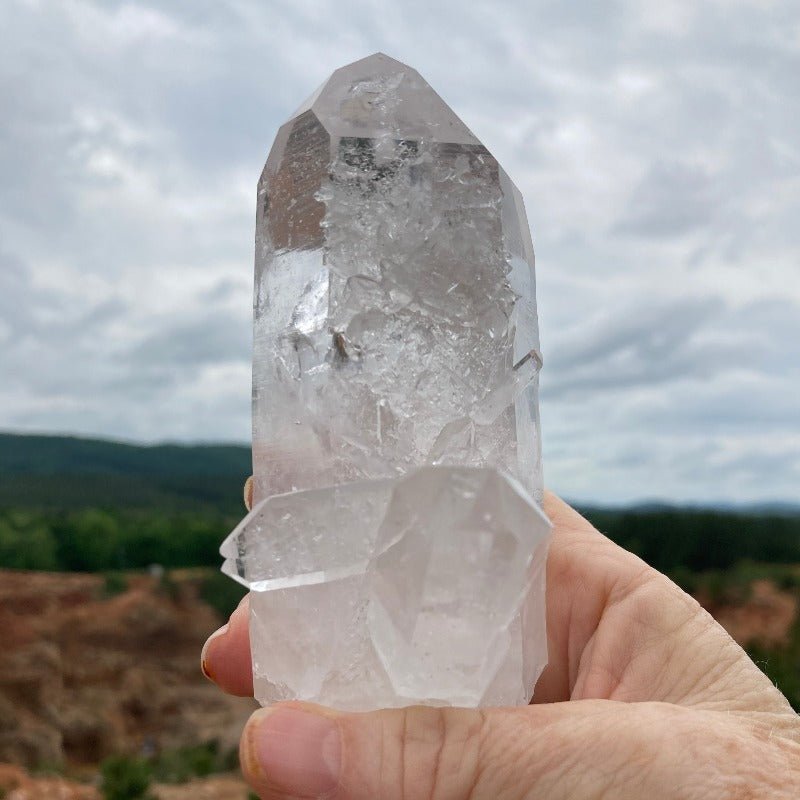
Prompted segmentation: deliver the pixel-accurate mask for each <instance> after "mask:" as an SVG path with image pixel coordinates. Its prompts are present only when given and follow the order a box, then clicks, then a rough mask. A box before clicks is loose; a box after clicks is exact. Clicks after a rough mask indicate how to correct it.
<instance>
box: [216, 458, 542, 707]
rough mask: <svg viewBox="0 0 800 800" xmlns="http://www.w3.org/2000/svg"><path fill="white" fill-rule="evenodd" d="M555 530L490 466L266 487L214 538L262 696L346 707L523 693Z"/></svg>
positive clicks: (531, 668)
mask: <svg viewBox="0 0 800 800" xmlns="http://www.w3.org/2000/svg"><path fill="white" fill-rule="evenodd" d="M549 531H550V526H549V523H548V521H547V519H546V517H545V516H544V514H542V512H541V510H540V509H539V507H538V506H537V505H536V503H534V502H533V501H532V499H531V498H530V497H529V496H528V495H527V493H526V492H525V490H524V489H523V488H522V487H521V486H520V485H519V484H518V483H517V482H516V481H514V480H513V479H511V478H508V477H506V476H504V475H502V474H501V473H499V472H498V471H497V470H495V469H492V468H479V467H422V468H420V469H418V470H414V471H413V472H411V473H410V474H409V475H407V476H405V477H401V478H394V479H384V480H371V481H357V482H353V483H348V484H342V485H340V486H335V487H329V488H327V489H309V490H306V491H299V492H290V493H288V494H283V495H276V496H273V497H269V498H267V499H266V500H262V501H261V503H259V504H258V505H257V506H256V507H255V508H254V509H253V510H252V511H251V512H250V514H249V515H248V516H247V517H246V518H245V519H244V520H243V521H242V523H241V524H240V525H239V527H238V528H237V529H236V530H235V531H234V532H233V533H232V534H231V536H230V537H228V539H227V541H226V542H225V544H224V545H223V548H222V553H223V555H224V556H225V559H226V560H225V564H224V565H223V570H224V571H225V572H226V573H227V574H229V575H231V577H233V578H235V579H237V580H239V581H241V582H242V583H244V584H245V585H247V586H249V587H250V590H251V597H250V604H251V605H250V608H251V614H252V617H251V639H252V643H253V675H254V685H255V691H256V696H257V697H258V698H259V699H260V700H262V701H263V702H274V701H276V700H287V699H291V698H297V697H301V698H303V699H306V700H312V701H315V702H318V703H325V704H327V705H333V706H336V707H339V708H348V709H352V710H357V709H365V708H374V707H376V706H386V707H389V706H398V705H407V704H409V703H420V702H425V703H432V704H439V705H441V704H448V703H451V704H458V705H467V706H475V705H513V704H520V703H526V702H527V701H528V699H529V698H530V693H531V690H532V688H533V683H534V682H535V679H536V677H537V676H538V673H539V671H540V670H541V668H542V667H543V666H544V659H545V658H546V652H547V650H546V638H545V624H544V598H543V596H542V588H543V574H542V570H543V568H544V563H545V553H546V547H547V541H548V536H549ZM523 634H524V638H523Z"/></svg>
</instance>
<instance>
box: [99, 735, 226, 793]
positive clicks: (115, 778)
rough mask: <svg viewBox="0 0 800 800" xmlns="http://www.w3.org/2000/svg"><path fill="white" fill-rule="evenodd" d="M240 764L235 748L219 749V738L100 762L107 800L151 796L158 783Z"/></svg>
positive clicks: (176, 781) (201, 775)
mask: <svg viewBox="0 0 800 800" xmlns="http://www.w3.org/2000/svg"><path fill="white" fill-rule="evenodd" d="M238 764H239V758H238V753H237V752H236V750H231V751H230V752H224V753H223V752H220V748H219V745H218V744H217V742H205V743H203V744H199V745H195V746H192V747H182V748H180V749H177V750H168V751H165V752H163V753H160V754H159V755H157V756H154V757H152V758H137V757H133V756H126V755H117V756H111V757H109V758H107V759H105V761H103V763H102V764H101V765H100V774H101V778H102V783H101V786H102V790H103V796H104V797H105V800H150V798H151V797H152V795H151V794H150V787H151V786H152V784H153V783H154V782H155V783H187V782H188V781H190V780H192V779H193V778H204V777H207V776H208V775H213V774H215V773H218V772H231V771H232V770H235V769H236V768H237V766H238Z"/></svg>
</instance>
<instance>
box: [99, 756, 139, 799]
mask: <svg viewBox="0 0 800 800" xmlns="http://www.w3.org/2000/svg"><path fill="white" fill-rule="evenodd" d="M100 775H101V776H102V783H101V787H102V791H103V797H104V798H105V800H149V798H150V797H151V795H150V794H149V793H148V789H149V788H150V784H151V781H152V767H151V765H150V763H149V762H148V761H147V760H145V759H143V758H131V757H130V756H111V757H110V758H107V759H106V760H105V761H103V763H102V764H101V765H100Z"/></svg>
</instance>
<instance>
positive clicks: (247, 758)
mask: <svg viewBox="0 0 800 800" xmlns="http://www.w3.org/2000/svg"><path fill="white" fill-rule="evenodd" d="M711 713H712V712H695V711H691V710H689V709H685V708H681V707H677V706H671V705H667V704H662V703H637V704H627V703H618V702H613V701H608V700H587V701H577V702H569V703H556V704H552V705H540V706H528V707H524V708H506V709H481V710H474V709H460V708H428V707H421V706H414V707H410V708H403V709H392V710H383V711H375V712H370V713H363V714H348V713H338V712H335V711H332V710H330V709H326V708H322V707H320V706H314V705H310V704H305V703H295V702H292V703H286V704H279V705H276V706H273V707H271V708H266V709H261V710H260V711H257V712H256V713H255V714H254V715H253V717H252V718H251V720H250V722H249V723H248V725H247V727H246V729H245V732H244V736H243V737H242V745H241V761H242V768H243V770H244V772H245V775H246V776H247V778H248V780H249V781H250V783H251V785H252V786H253V788H255V789H256V791H258V792H259V794H260V797H262V798H264V800H277V799H278V798H315V797H323V798H328V800H333V799H334V798H335V800H374V799H375V798H378V797H380V798H382V800H416V798H423V799H424V800H467V799H469V800H483V799H484V798H485V799H486V800H490V799H491V800H494V798H498V797H502V798H504V800H522V798H525V800H534V799H535V798H547V800H559V798H564V799H565V800H566V798H569V799H570V800H581V798H596V797H600V796H603V797H606V796H613V797H658V798H660V800H668V799H669V798H673V797H674V798H678V797H681V798H685V797H695V796H697V797H701V796H702V797H704V798H709V799H710V798H715V797H718V796H719V797H721V796H723V795H718V794H716V793H715V789H716V787H717V786H722V785H723V783H722V782H720V772H721V770H720V763H722V764H726V763H728V764H731V768H732V769H736V768H737V761H738V763H739V764H741V763H742V762H741V759H735V758H734V759H732V758H731V754H730V749H728V750H727V751H725V750H724V748H725V747H728V748H730V747H731V746H734V745H736V744H740V743H742V731H741V730H739V729H735V730H733V731H732V732H731V735H730V736H729V737H728V736H726V735H725V733H724V730H725V727H726V722H725V718H723V717H722V715H720V718H719V719H718V718H717V717H716V715H715V716H714V718H713V719H712V718H710V715H711ZM706 717H709V718H708V719H706ZM752 758H753V755H752V750H751V751H750V753H749V758H747V761H748V762H751V763H752ZM715 764H716V766H714V765H715ZM705 773H707V774H705ZM739 777H740V776H732V779H734V780H736V779H737V778H739ZM732 785H733V784H732ZM698 790H701V791H705V790H707V792H706V793H705V794H698V795H695V794H693V792H696V791H698Z"/></svg>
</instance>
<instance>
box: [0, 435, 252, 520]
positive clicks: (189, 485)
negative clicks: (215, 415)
mask: <svg viewBox="0 0 800 800" xmlns="http://www.w3.org/2000/svg"><path fill="white" fill-rule="evenodd" d="M250 472H251V460H250V448H249V447H244V446H241V445H175V444H162V445H154V446H143V445H134V444H125V443H122V442H113V441H106V440H101V439H81V438H77V437H72V436H38V435H20V434H11V433H0V506H6V507H8V506H17V507H19V506H22V507H30V506H35V507H38V508H65V509H69V508H81V507H87V506H94V507H101V508H102V507H115V508H119V507H124V508H136V507H148V506H158V507H161V508H171V509H184V508H193V507H197V506H198V505H200V506H209V507H214V508H216V509H219V510H223V511H228V510H231V511H232V510H234V509H235V510H236V511H237V512H238V511H240V510H241V495H242V485H243V483H244V480H245V478H246V477H247V476H248V475H249V474H250Z"/></svg>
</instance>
